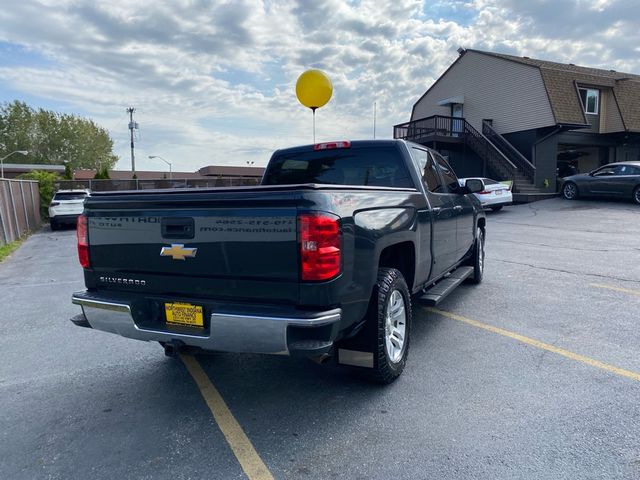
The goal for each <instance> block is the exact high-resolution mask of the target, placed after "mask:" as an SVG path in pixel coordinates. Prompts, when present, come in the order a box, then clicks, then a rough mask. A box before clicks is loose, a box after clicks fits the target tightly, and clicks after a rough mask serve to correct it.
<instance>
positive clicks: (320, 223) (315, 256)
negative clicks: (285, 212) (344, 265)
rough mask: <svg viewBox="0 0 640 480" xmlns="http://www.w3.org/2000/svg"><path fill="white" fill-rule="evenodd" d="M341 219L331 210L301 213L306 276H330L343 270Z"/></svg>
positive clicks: (302, 273)
mask: <svg viewBox="0 0 640 480" xmlns="http://www.w3.org/2000/svg"><path fill="white" fill-rule="evenodd" d="M339 219H340V217H338V216H336V215H331V214H328V213H307V214H302V215H299V216H298V228H299V229H300V230H299V232H300V257H301V262H302V263H301V271H300V276H301V279H302V280H308V281H316V282H317V281H323V280H330V279H332V278H334V277H336V276H337V275H338V274H339V273H340V257H341V252H340V225H339V224H338V220H339Z"/></svg>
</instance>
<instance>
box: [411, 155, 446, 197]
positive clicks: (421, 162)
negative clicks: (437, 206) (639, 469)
mask: <svg viewBox="0 0 640 480" xmlns="http://www.w3.org/2000/svg"><path fill="white" fill-rule="evenodd" d="M413 156H414V158H415V159H416V162H417V164H418V169H419V171H420V174H421V175H422V183H424V186H425V187H426V189H427V190H429V191H430V192H433V193H446V191H447V190H446V188H445V187H444V185H443V184H442V181H441V180H440V176H439V175H438V170H437V169H436V166H435V164H434V162H433V159H432V158H431V155H429V152H427V151H426V150H421V149H419V148H414V149H413Z"/></svg>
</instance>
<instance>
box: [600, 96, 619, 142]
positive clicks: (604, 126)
mask: <svg viewBox="0 0 640 480" xmlns="http://www.w3.org/2000/svg"><path fill="white" fill-rule="evenodd" d="M600 132H601V133H613V132H624V124H623V123H622V117H621V116H620V109H619V108H618V104H617V103H616V99H615V97H614V96H613V91H611V90H609V89H602V90H601V91H600Z"/></svg>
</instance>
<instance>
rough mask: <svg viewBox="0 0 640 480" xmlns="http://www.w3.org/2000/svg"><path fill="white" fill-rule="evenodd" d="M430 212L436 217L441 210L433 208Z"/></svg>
mask: <svg viewBox="0 0 640 480" xmlns="http://www.w3.org/2000/svg"><path fill="white" fill-rule="evenodd" d="M431 211H432V212H433V213H435V214H436V215H438V214H439V213H440V212H441V211H442V209H441V208H440V207H433V208H432V209H431Z"/></svg>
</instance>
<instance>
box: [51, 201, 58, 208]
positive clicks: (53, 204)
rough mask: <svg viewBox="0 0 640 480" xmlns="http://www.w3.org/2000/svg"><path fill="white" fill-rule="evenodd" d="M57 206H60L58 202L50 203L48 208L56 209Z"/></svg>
mask: <svg viewBox="0 0 640 480" xmlns="http://www.w3.org/2000/svg"><path fill="white" fill-rule="evenodd" d="M58 205H60V202H51V205H49V206H50V207H57V206H58Z"/></svg>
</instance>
